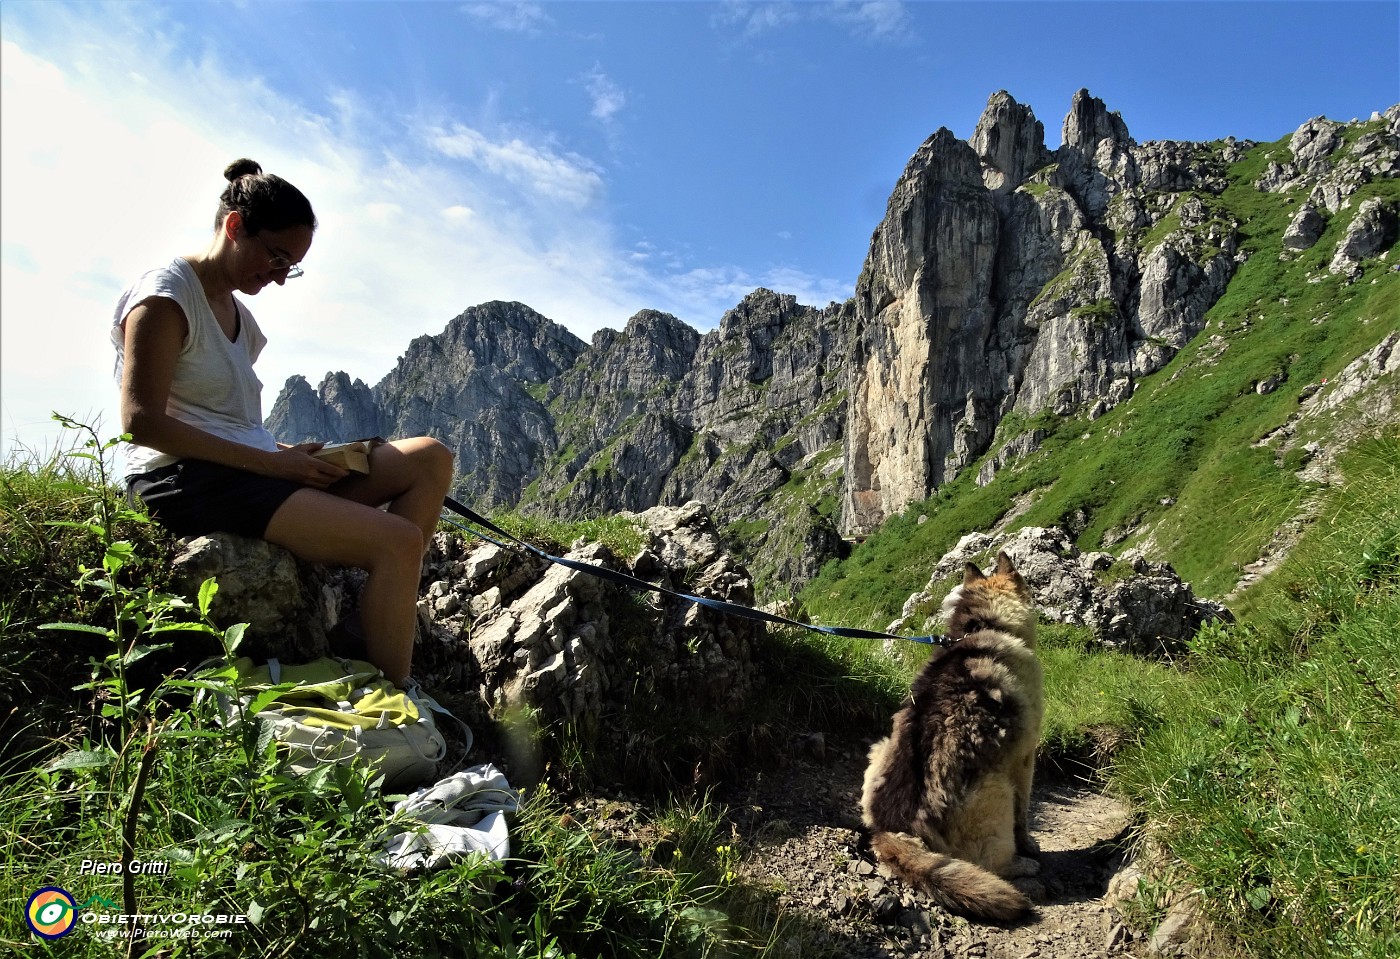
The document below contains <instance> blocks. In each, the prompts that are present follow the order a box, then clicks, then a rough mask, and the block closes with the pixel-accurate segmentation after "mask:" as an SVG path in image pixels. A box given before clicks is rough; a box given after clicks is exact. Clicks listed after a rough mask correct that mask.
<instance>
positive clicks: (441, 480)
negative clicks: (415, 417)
mask: <svg viewBox="0 0 1400 959" xmlns="http://www.w3.org/2000/svg"><path fill="white" fill-rule="evenodd" d="M417 440H418V441H419V444H420V445H419V446H418V447H417V448H416V449H415V450H414V452H413V454H412V456H413V458H414V460H415V462H416V464H417V465H418V467H419V469H420V470H421V471H422V473H423V474H424V475H425V476H426V477H428V478H430V479H431V480H432V481H433V482H434V483H436V484H438V485H441V486H442V487H443V488H444V489H446V488H447V486H448V485H449V484H451V482H452V474H453V471H454V470H455V469H456V466H457V463H456V460H455V458H454V457H453V456H452V451H451V450H450V449H448V448H447V447H446V446H445V445H444V444H443V443H442V442H441V441H439V440H435V439H433V438H432V437H431V436H420V437H417Z"/></svg>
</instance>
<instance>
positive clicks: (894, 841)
mask: <svg viewBox="0 0 1400 959" xmlns="http://www.w3.org/2000/svg"><path fill="white" fill-rule="evenodd" d="M870 848H871V850H872V851H873V852H874V853H875V857H876V858H877V859H879V860H880V861H881V862H883V863H885V864H886V865H887V866H889V867H890V869H891V870H892V871H893V872H894V874H895V875H896V876H898V877H899V878H900V879H902V880H904V881H905V882H907V883H909V885H911V886H913V887H915V888H916V889H920V890H922V891H923V892H926V893H927V894H928V895H929V896H930V897H932V899H933V901H934V902H936V903H938V904H939V905H940V906H942V907H944V908H945V909H949V910H951V911H953V912H956V913H960V914H962V915H964V916H972V917H973V918H976V919H990V920H993V921H997V922H1006V921H1009V920H1012V919H1019V918H1020V917H1021V916H1023V915H1025V914H1026V913H1027V912H1029V911H1030V910H1031V908H1032V907H1031V901H1030V900H1029V899H1027V898H1026V896H1025V895H1024V894H1022V892H1021V891H1020V890H1019V889H1017V888H1016V887H1015V886H1013V885H1011V883H1009V882H1007V881H1006V880H1005V879H1002V878H1001V877H1000V876H997V875H994V874H993V873H990V872H988V871H987V870H985V869H983V868H982V867H981V866H979V865H977V864H976V863H972V862H968V861H967V860H965V859H954V858H953V857H952V856H947V855H944V854H943V853H939V852H933V851H932V850H930V849H929V848H928V847H927V846H925V845H924V844H923V842H922V841H920V840H919V839H918V838H917V837H915V836H911V835H909V834H908V833H902V832H877V833H875V834H874V835H872V836H871V837H870Z"/></svg>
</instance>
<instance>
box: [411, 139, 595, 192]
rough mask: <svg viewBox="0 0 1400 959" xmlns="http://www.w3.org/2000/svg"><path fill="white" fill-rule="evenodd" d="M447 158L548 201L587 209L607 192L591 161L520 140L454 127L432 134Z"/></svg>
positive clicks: (438, 147) (437, 147)
mask: <svg viewBox="0 0 1400 959" xmlns="http://www.w3.org/2000/svg"><path fill="white" fill-rule="evenodd" d="M430 139H431V142H432V145H433V146H434V147H435V148H436V149H437V150H438V151H439V152H440V153H442V154H443V155H444V156H447V157H452V158H454V159H459V160H469V161H471V162H472V163H474V164H476V166H478V167H479V168H480V169H482V170H485V171H487V172H489V173H493V174H495V175H497V176H499V177H501V178H503V179H505V180H507V181H509V182H510V183H512V184H514V185H516V186H518V187H521V188H523V189H525V190H526V191H528V192H529V193H533V194H537V195H538V196H540V197H543V198H545V199H548V200H551V201H552V200H562V201H564V202H566V203H569V204H572V205H574V206H587V205H588V204H590V203H593V202H595V201H596V200H598V199H599V197H600V195H601V194H602V192H603V178H602V177H601V176H600V175H599V173H598V171H597V170H596V169H595V168H594V167H593V165H592V164H590V163H589V162H588V161H587V160H585V159H583V158H582V157H579V156H576V155H567V156H564V155H559V154H556V153H554V152H552V151H551V150H549V149H547V148H545V147H541V146H536V145H533V144H530V143H526V142H525V141H523V140H521V139H519V138H512V139H510V140H500V141H495V140H491V139H489V138H488V137H486V136H485V135H484V134H482V133H479V132H478V131H476V130H473V129H471V128H469V127H465V126H462V125H461V124H453V125H452V127H451V128H450V129H448V130H445V131H436V132H434V133H432V134H431V135H430Z"/></svg>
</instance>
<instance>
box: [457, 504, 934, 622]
mask: <svg viewBox="0 0 1400 959" xmlns="http://www.w3.org/2000/svg"><path fill="white" fill-rule="evenodd" d="M443 505H444V506H446V507H447V508H448V509H449V510H451V511H452V512H454V513H456V514H457V515H458V516H461V517H462V518H463V519H465V520H466V521H467V522H468V523H472V524H474V525H476V526H480V527H483V528H484V529H487V530H490V531H491V532H492V533H495V534H496V536H499V537H501V539H503V540H507V541H509V543H512V544H515V546H520V547H524V548H525V549H526V550H528V551H530V552H531V553H533V554H534V555H535V556H538V557H539V558H540V559H543V560H547V561H548V562H551V563H554V564H555V565H556V566H564V567H566V568H568V569H573V570H578V571H579V572H581V573H587V574H588V575H590V576H597V577H598V578H599V579H605V580H607V581H609V582H611V583H616V584H617V585H619V586H626V587H628V588H629V589H637V590H642V591H644V592H651V593H663V594H665V595H667V596H672V597H675V598H676V599H683V600H685V601H686V602H690V603H695V604H697V605H700V606H704V607H705V608H707V609H712V610H714V611H715V612H718V613H724V614H725V615H729V616H739V617H742V618H743V619H752V620H757V621H758V622H761V623H771V624H773V625H776V626H796V627H798V628H800V629H806V630H811V631H812V632H814V633H823V634H825V635H827V636H840V637H842V638H844V639H903V640H908V641H909V642H911V643H922V644H924V645H925V646H943V647H948V646H952V645H953V644H955V643H956V642H957V640H956V639H950V638H948V637H947V636H896V635H895V634H894V633H881V632H877V631H875V630H870V629H854V628H851V627H847V626H814V625H813V624H811V623H800V622H798V621H797V620H795V619H789V618H788V617H786V616H779V615H777V614H776V613H767V612H764V611H763V610H761V609H753V608H751V607H748V606H740V605H738V604H737V603H728V602H725V601H724V600H722V599H711V598H709V597H707V596H695V595H692V594H690V593H681V592H677V591H676V590H673V589H668V588H667V587H665V586H661V585H659V584H657V583H650V582H647V581H646V580H644V579H638V578H637V577H636V576H631V575H629V574H627V573H620V572H618V571H617V570H615V569H608V568H607V567H605V566H596V565H594V564H593V563H583V562H580V561H578V560H574V559H564V558H563V557H561V556H551V555H550V554H549V553H546V552H545V551H544V550H542V549H539V548H538V547H535V546H531V545H530V544H529V543H527V542H525V541H524V540H522V539H519V538H517V537H515V536H512V535H511V534H510V533H507V532H506V531H505V530H503V529H501V528H500V527H499V526H497V525H496V524H495V523H493V522H491V521H490V520H489V519H487V518H486V517H484V516H482V515H481V514H479V513H477V512H476V511H474V510H472V509H470V508H469V507H466V506H463V505H462V504H461V503H459V502H457V501H456V500H455V499H453V498H452V497H451V496H448V497H446V498H444V499H443ZM442 521H443V522H444V523H447V524H448V525H449V526H455V527H456V528H457V529H460V530H462V531H463V532H464V533H470V534H471V535H472V536H475V537H476V538H477V539H482V540H485V541H486V542H488V543H491V544H492V545H493V546H498V547H500V548H501V549H504V550H506V551H508V552H516V549H515V547H514V546H511V545H507V543H504V542H501V541H500V540H497V539H493V538H492V537H490V536H487V535H486V534H485V533H482V532H480V531H479V530H475V529H472V528H471V527H470V526H463V525H462V524H461V523H458V522H457V521H455V520H452V519H448V518H446V517H444V518H443V520H442Z"/></svg>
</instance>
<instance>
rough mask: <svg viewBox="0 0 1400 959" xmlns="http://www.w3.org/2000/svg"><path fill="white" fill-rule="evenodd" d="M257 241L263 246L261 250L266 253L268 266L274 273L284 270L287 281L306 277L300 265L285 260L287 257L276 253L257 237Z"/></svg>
mask: <svg viewBox="0 0 1400 959" xmlns="http://www.w3.org/2000/svg"><path fill="white" fill-rule="evenodd" d="M257 241H258V242H259V243H261V244H262V245H263V249H264V250H266V251H267V256H268V265H269V266H271V267H272V269H273V270H274V271H276V270H286V271H287V279H289V280H295V279H296V278H297V277H299V276H305V275H306V271H305V270H303V269H302V268H301V265H300V264H297V263H293V262H292V261H291V260H289V259H287V257H285V256H283V255H282V254H280V253H278V252H277V251H276V250H274V249H273V248H272V247H271V246H269V245H268V242H267V241H266V240H264V239H263V238H262V237H257Z"/></svg>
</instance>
